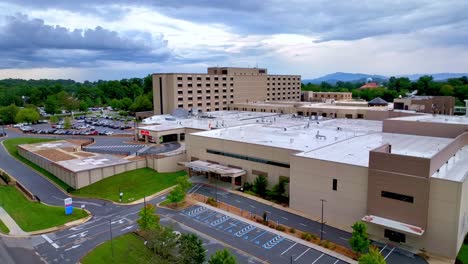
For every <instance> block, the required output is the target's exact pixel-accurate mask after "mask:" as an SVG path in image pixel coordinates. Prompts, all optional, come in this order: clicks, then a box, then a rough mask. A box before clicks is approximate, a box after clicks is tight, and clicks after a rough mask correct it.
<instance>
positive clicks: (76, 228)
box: [70, 226, 84, 231]
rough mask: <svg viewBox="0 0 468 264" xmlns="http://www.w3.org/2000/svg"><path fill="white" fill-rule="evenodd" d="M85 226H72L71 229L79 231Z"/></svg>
mask: <svg viewBox="0 0 468 264" xmlns="http://www.w3.org/2000/svg"><path fill="white" fill-rule="evenodd" d="M83 228H84V227H78V226H77V227H72V228H70V230H71V231H79V230H81V229H83Z"/></svg>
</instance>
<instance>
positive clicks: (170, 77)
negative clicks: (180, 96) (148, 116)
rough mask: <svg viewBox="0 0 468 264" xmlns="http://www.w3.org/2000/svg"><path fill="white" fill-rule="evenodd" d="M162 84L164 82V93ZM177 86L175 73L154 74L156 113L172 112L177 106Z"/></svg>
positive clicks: (154, 104)
mask: <svg viewBox="0 0 468 264" xmlns="http://www.w3.org/2000/svg"><path fill="white" fill-rule="evenodd" d="M160 78H161V82H160V80H159V79H160ZM160 84H162V95H161V90H160ZM175 86H176V76H175V75H174V74H153V106H154V112H155V114H156V115H160V114H168V113H172V110H173V109H175V108H177V105H176V101H177V99H176V93H177V91H176V90H175V89H174V87H175ZM161 102H162V106H163V107H162V110H163V111H162V112H161Z"/></svg>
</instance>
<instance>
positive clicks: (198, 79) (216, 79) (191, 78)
mask: <svg viewBox="0 0 468 264" xmlns="http://www.w3.org/2000/svg"><path fill="white" fill-rule="evenodd" d="M183 79H184V78H183V77H181V76H178V77H177V80H178V81H182V80H183ZM192 80H193V77H190V76H189V77H187V81H192ZM196 80H197V81H201V80H202V77H196ZM213 80H215V81H218V80H219V77H213ZM221 80H223V81H226V80H227V78H226V77H223V78H221ZM229 80H231V81H234V78H233V77H230V78H229ZM205 81H211V77H205Z"/></svg>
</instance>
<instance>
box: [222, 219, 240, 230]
mask: <svg viewBox="0 0 468 264" xmlns="http://www.w3.org/2000/svg"><path fill="white" fill-rule="evenodd" d="M239 222H240V221H237V222H235V223H234V224H233V223H229V226H228V227H226V228H225V229H224V230H228V229H229V228H232V227H234V226H237V224H238V223H239Z"/></svg>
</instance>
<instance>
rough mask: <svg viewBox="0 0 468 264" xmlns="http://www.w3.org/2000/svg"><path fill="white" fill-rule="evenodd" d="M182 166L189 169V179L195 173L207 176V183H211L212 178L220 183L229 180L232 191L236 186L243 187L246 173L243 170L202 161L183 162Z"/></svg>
mask: <svg viewBox="0 0 468 264" xmlns="http://www.w3.org/2000/svg"><path fill="white" fill-rule="evenodd" d="M182 164H183V165H184V166H185V167H186V168H188V169H189V176H190V177H191V176H192V175H193V173H197V174H198V175H199V174H200V173H204V174H205V175H206V176H208V181H209V182H213V178H215V180H221V181H226V180H229V181H230V182H231V188H232V189H235V188H236V186H237V185H240V186H243V185H244V182H245V175H246V171H245V170H243V169H239V168H233V167H228V166H224V165H221V164H216V163H212V162H208V161H202V160H196V161H190V162H183V163H182Z"/></svg>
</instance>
